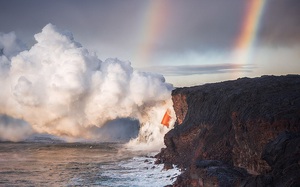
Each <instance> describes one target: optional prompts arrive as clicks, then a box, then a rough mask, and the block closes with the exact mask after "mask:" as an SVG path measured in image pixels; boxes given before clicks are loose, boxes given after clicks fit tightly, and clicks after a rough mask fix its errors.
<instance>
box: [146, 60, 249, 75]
mask: <svg viewBox="0 0 300 187" xmlns="http://www.w3.org/2000/svg"><path fill="white" fill-rule="evenodd" d="M254 68H255V67H254V66H253V65H243V64H230V63H228V64H204V65H179V66H152V67H147V68H145V69H144V70H147V71H153V72H158V73H161V74H163V75H165V76H182V75H197V74H198V75H205V74H220V73H232V72H252V70H253V69H254Z"/></svg>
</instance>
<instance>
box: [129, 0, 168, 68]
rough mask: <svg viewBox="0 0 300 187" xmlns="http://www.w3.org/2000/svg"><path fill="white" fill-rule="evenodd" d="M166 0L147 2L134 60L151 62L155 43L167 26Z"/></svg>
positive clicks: (144, 62)
mask: <svg viewBox="0 0 300 187" xmlns="http://www.w3.org/2000/svg"><path fill="white" fill-rule="evenodd" d="M167 6H168V5H167V3H166V2H165V1H160V0H159V1H156V0H153V1H152V0H151V1H149V2H148V4H146V6H145V7H146V10H145V14H144V16H143V17H142V19H141V28H142V30H141V31H140V33H141V34H140V36H139V37H138V38H139V39H138V47H137V52H136V55H135V57H134V61H135V62H138V63H143V64H149V63H150V61H151V54H152V52H153V50H154V47H155V45H156V44H157V43H158V42H157V41H160V39H161V37H162V34H163V31H164V30H165V27H166V19H167V16H168V7H167Z"/></svg>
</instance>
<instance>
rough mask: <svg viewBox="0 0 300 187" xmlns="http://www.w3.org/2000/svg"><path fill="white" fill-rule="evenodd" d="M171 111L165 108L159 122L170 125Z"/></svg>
mask: <svg viewBox="0 0 300 187" xmlns="http://www.w3.org/2000/svg"><path fill="white" fill-rule="evenodd" d="M170 114H171V111H170V109H167V111H166V113H165V115H164V117H163V119H162V120H161V124H162V125H164V126H166V127H168V128H169V126H170V120H171V115H170Z"/></svg>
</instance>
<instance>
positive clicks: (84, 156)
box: [0, 139, 180, 187]
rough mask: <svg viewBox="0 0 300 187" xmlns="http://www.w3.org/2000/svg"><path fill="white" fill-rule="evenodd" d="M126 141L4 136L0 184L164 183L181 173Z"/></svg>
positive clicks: (140, 184) (91, 184) (150, 184)
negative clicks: (8, 138)
mask: <svg viewBox="0 0 300 187" xmlns="http://www.w3.org/2000/svg"><path fill="white" fill-rule="evenodd" d="M156 153H157V152H147V151H133V150H130V149H127V148H125V146H124V144H122V143H103V142H102V143H101V142H73V143H67V142H64V141H53V140H51V139H49V140H48V139H46V140H45V139H44V140H35V141H24V142H18V143H14V142H0V186H114V187H116V186H120V187H121V186H124V187H125V186H133V187H134V186H151V187H154V186H165V185H168V184H172V183H173V182H174V181H175V179H176V176H177V175H179V174H180V171H179V170H178V169H171V170H167V171H166V170H164V169H163V165H156V164H154V162H155V158H153V155H155V154H156Z"/></svg>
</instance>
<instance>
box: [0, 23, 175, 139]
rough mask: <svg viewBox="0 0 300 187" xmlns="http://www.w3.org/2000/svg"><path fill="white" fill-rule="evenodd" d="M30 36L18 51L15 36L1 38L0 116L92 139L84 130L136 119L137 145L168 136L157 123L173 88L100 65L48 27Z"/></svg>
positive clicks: (120, 65) (119, 64)
mask: <svg viewBox="0 0 300 187" xmlns="http://www.w3.org/2000/svg"><path fill="white" fill-rule="evenodd" d="M34 37H35V39H36V41H37V43H36V44H35V45H33V46H32V47H31V48H30V49H29V50H24V51H22V50H21V49H23V46H22V45H20V42H19V41H18V40H17V39H16V37H15V35H14V33H9V34H8V35H5V34H1V35H0V52H1V53H0V73H1V75H0V78H1V79H0V84H1V93H0V114H3V115H7V116H10V117H13V118H17V119H23V120H24V121H26V122H27V123H29V124H30V125H31V127H32V128H33V129H34V130H35V131H36V132H38V133H48V134H53V135H58V136H62V135H63V136H71V137H84V138H91V135H92V134H93V133H91V132H89V130H88V129H92V128H91V127H94V126H97V127H101V126H102V125H103V124H105V123H107V122H109V121H111V120H114V119H119V118H134V119H138V120H139V122H140V123H141V132H140V135H139V138H138V140H142V139H146V140H145V141H146V142H147V141H156V137H154V136H162V135H163V134H164V133H165V132H166V131H167V130H166V127H163V126H162V125H161V124H160V120H161V118H162V116H163V115H164V112H165V110H166V109H167V108H170V107H171V105H172V103H171V100H170V97H171V94H170V93H171V89H172V85H170V84H168V83H166V82H165V79H164V77H163V76H161V75H158V74H152V73H145V72H138V71H135V70H133V68H132V67H131V65H130V63H129V62H123V61H120V60H118V59H107V60H105V61H101V60H99V59H98V58H97V56H96V55H92V54H90V53H89V52H88V50H87V49H85V48H83V47H82V46H81V45H80V44H79V43H77V42H76V41H74V39H73V36H72V34H71V33H70V32H65V31H61V30H59V29H58V28H56V27H55V26H54V25H52V24H48V25H46V26H45V27H44V28H43V29H42V32H41V33H38V34H36V35H35V36H34ZM20 51H21V52H20ZM173 114H174V113H173ZM6 126H8V125H6ZM146 126H148V128H147V129H146V130H145V129H144V128H145V127H146ZM158 134H159V135H158ZM0 136H3V135H1V134H0ZM143 137H144V138H143ZM145 137H146V138H145ZM158 139H159V141H158V142H160V143H161V142H162V139H163V137H159V138H158ZM136 141H137V140H136Z"/></svg>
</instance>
